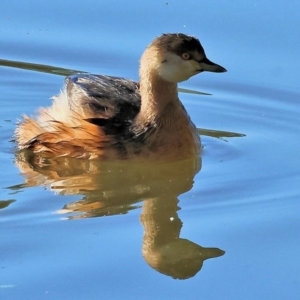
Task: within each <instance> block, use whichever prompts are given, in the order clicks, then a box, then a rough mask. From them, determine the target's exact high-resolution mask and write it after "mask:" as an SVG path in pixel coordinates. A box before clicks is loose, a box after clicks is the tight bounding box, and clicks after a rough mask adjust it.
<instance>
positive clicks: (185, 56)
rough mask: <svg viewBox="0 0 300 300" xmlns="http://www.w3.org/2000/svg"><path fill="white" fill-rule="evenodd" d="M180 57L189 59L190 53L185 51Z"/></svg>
mask: <svg viewBox="0 0 300 300" xmlns="http://www.w3.org/2000/svg"><path fill="white" fill-rule="evenodd" d="M181 58H182V59H184V60H188V59H190V55H189V54H188V53H186V52H185V53H182V54H181Z"/></svg>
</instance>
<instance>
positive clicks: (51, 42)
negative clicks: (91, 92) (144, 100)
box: [0, 0, 300, 299]
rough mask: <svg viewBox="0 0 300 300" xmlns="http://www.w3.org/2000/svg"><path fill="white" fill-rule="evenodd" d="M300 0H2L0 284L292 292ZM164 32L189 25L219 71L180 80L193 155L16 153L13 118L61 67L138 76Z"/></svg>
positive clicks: (90, 293)
mask: <svg viewBox="0 0 300 300" xmlns="http://www.w3.org/2000/svg"><path fill="white" fill-rule="evenodd" d="M299 8H300V7H299V4H298V2H296V1H290V2H289V3H286V2H283V1H279V2H276V3H274V2H271V1H265V2H264V3H260V2H258V1H252V2H250V1H242V2H239V3H233V2H228V1H225V2H224V3H220V2H219V1H210V2H204V3H202V2H201V3H200V2H198V1H188V2H186V1H169V2H165V1H157V2H153V3H149V4H145V3H139V2H135V1H130V2H127V4H126V7H125V6H124V3H123V2H121V1H110V2H106V1H95V0H90V1H85V2H84V3H83V2H82V1H81V2H80V1H64V2H63V3H60V4H59V5H57V4H55V3H52V2H51V3H50V2H48V1H38V2H36V1H27V2H26V4H24V3H23V2H22V3H21V2H20V1H14V2H11V1H6V0H4V1H2V2H1V15H2V16H1V29H0V36H1V47H0V59H1V60H0V75H1V85H0V89H1V96H0V97H1V100H0V101H1V108H2V109H1V112H0V137H1V139H0V152H1V155H0V161H1V166H2V168H1V171H0V172H1V177H0V178H1V181H0V215H1V219H0V222H1V231H0V249H1V251H0V252H1V257H0V295H1V297H3V299H44V298H45V299H98V298H99V297H102V298H107V299H119V298H122V299H137V298H142V299H144V298H146V299H171V298H172V299H183V298H187V299H197V298H199V299H200V298H201V299H202V298H203V299H286V298H291V299H296V298H297V297H298V293H299V292H298V286H299V280H300V278H299V271H298V270H299V261H298V258H297V257H298V248H299V238H298V236H299V234H298V228H299V225H300V221H299V211H300V204H299V196H300V190H299V179H300V173H299V167H300V154H299V148H300V147H299V146H300V145H299V125H300V124H299V113H300V109H299V104H298V103H299V96H300V89H299V82H298V81H299V80H298V72H299V68H300V63H299V59H298V53H299V51H300V41H299V38H298V35H297V34H298V30H297V29H298V28H299V13H298V11H299ZM163 32H184V33H188V34H193V35H196V36H197V37H199V38H200V40H201V42H202V44H203V45H204V47H205V49H206V53H207V56H208V57H209V58H210V59H211V60H213V61H215V62H216V63H219V64H221V65H223V66H224V67H226V68H227V69H228V72H227V73H225V74H209V73H204V74H201V75H199V76H196V77H194V78H192V79H191V80H189V81H188V82H184V83H182V84H180V88H182V89H185V90H182V91H183V92H181V93H180V98H181V100H182V102H183V103H184V105H185V106H186V108H187V110H188V112H189V113H190V115H191V117H192V119H193V121H194V122H195V124H196V125H197V127H198V128H199V129H200V133H201V134H202V141H203V145H204V149H203V153H202V155H201V158H199V159H198V160H197V159H196V160H192V161H186V162H177V163H174V164H161V165H154V166H153V165H150V166H149V165H147V164H145V165H142V166H141V165H138V164H131V165H128V164H126V163H117V162H106V163H101V164H97V163H93V162H81V163H77V162H74V161H73V160H67V159H65V160H57V161H55V162H52V163H51V164H50V163H48V164H47V162H46V163H42V164H41V162H40V160H39V159H38V157H35V159H33V160H32V161H31V164H28V163H27V162H26V161H24V159H23V157H22V154H17V155H16V154H15V148H14V143H13V142H12V139H13V137H12V136H13V132H14V129H15V126H16V122H17V120H18V119H19V118H20V117H21V115H22V114H24V113H26V114H29V115H32V114H33V113H34V111H36V109H37V108H38V107H40V106H47V105H50V103H51V102H50V100H49V98H50V97H51V96H52V95H54V94H56V93H58V91H59V89H60V88H61V86H62V84H63V78H64V75H68V74H69V73H72V72H73V71H75V70H79V71H86V72H95V73H99V74H108V75H114V76H124V77H127V78H131V79H135V80H137V79H138V73H137V69H138V60H139V56H140V54H141V52H142V51H143V49H144V48H145V46H146V45H147V44H148V43H149V42H150V41H151V40H152V39H153V38H154V37H155V36H157V35H159V34H161V33H163ZM186 90H188V91H186ZM189 91H195V92H198V93H189ZM205 93H206V94H209V95H205ZM179 208H180V209H179ZM158 229H159V230H158ZM199 257H200V258H201V259H199ZM182 262H183V263H182ZM174 278H182V279H174ZM183 278H184V279H183ZM2 295H3V296H2ZM1 299H2V298H1Z"/></svg>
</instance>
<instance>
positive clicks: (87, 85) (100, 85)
mask: <svg viewBox="0 0 300 300" xmlns="http://www.w3.org/2000/svg"><path fill="white" fill-rule="evenodd" d="M66 90H67V95H68V99H69V105H70V108H71V109H73V110H74V111H79V109H83V111H85V112H86V113H87V115H89V117H88V118H87V119H86V121H88V122H91V123H93V124H96V125H99V126H102V127H104V129H105V130H106V131H107V133H109V134H113V133H117V132H120V131H123V130H124V129H126V127H127V128H128V126H130V124H131V123H132V120H133V119H134V118H135V116H136V115H137V113H138V112H139V110H140V105H141V97H140V93H139V85H138V83H137V82H135V81H132V80H128V79H124V78H120V77H112V76H103V75H93V74H74V75H71V76H69V77H67V78H66ZM109 131H111V132H109ZM115 131H116V132H115Z"/></svg>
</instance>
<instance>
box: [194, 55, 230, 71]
mask: <svg viewBox="0 0 300 300" xmlns="http://www.w3.org/2000/svg"><path fill="white" fill-rule="evenodd" d="M199 65H200V66H201V68H202V70H203V71H208V72H216V73H222V72H227V70H226V69H225V68H223V67H221V66H220V65H217V64H215V63H213V62H212V61H210V60H209V59H208V58H204V59H202V60H201V61H200V62H199Z"/></svg>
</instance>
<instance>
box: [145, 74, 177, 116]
mask: <svg viewBox="0 0 300 300" xmlns="http://www.w3.org/2000/svg"><path fill="white" fill-rule="evenodd" d="M140 93H141V110H140V114H141V115H142V116H145V117H147V119H148V121H151V120H155V119H156V120H157V119H159V118H160V116H161V115H163V114H165V113H166V109H167V107H169V106H173V105H175V106H176V105H178V104H180V102H179V99H178V91H177V84H176V83H172V82H168V81H166V80H164V79H162V78H161V77H160V76H159V74H158V73H157V71H156V70H147V71H146V72H141V75H140Z"/></svg>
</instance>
